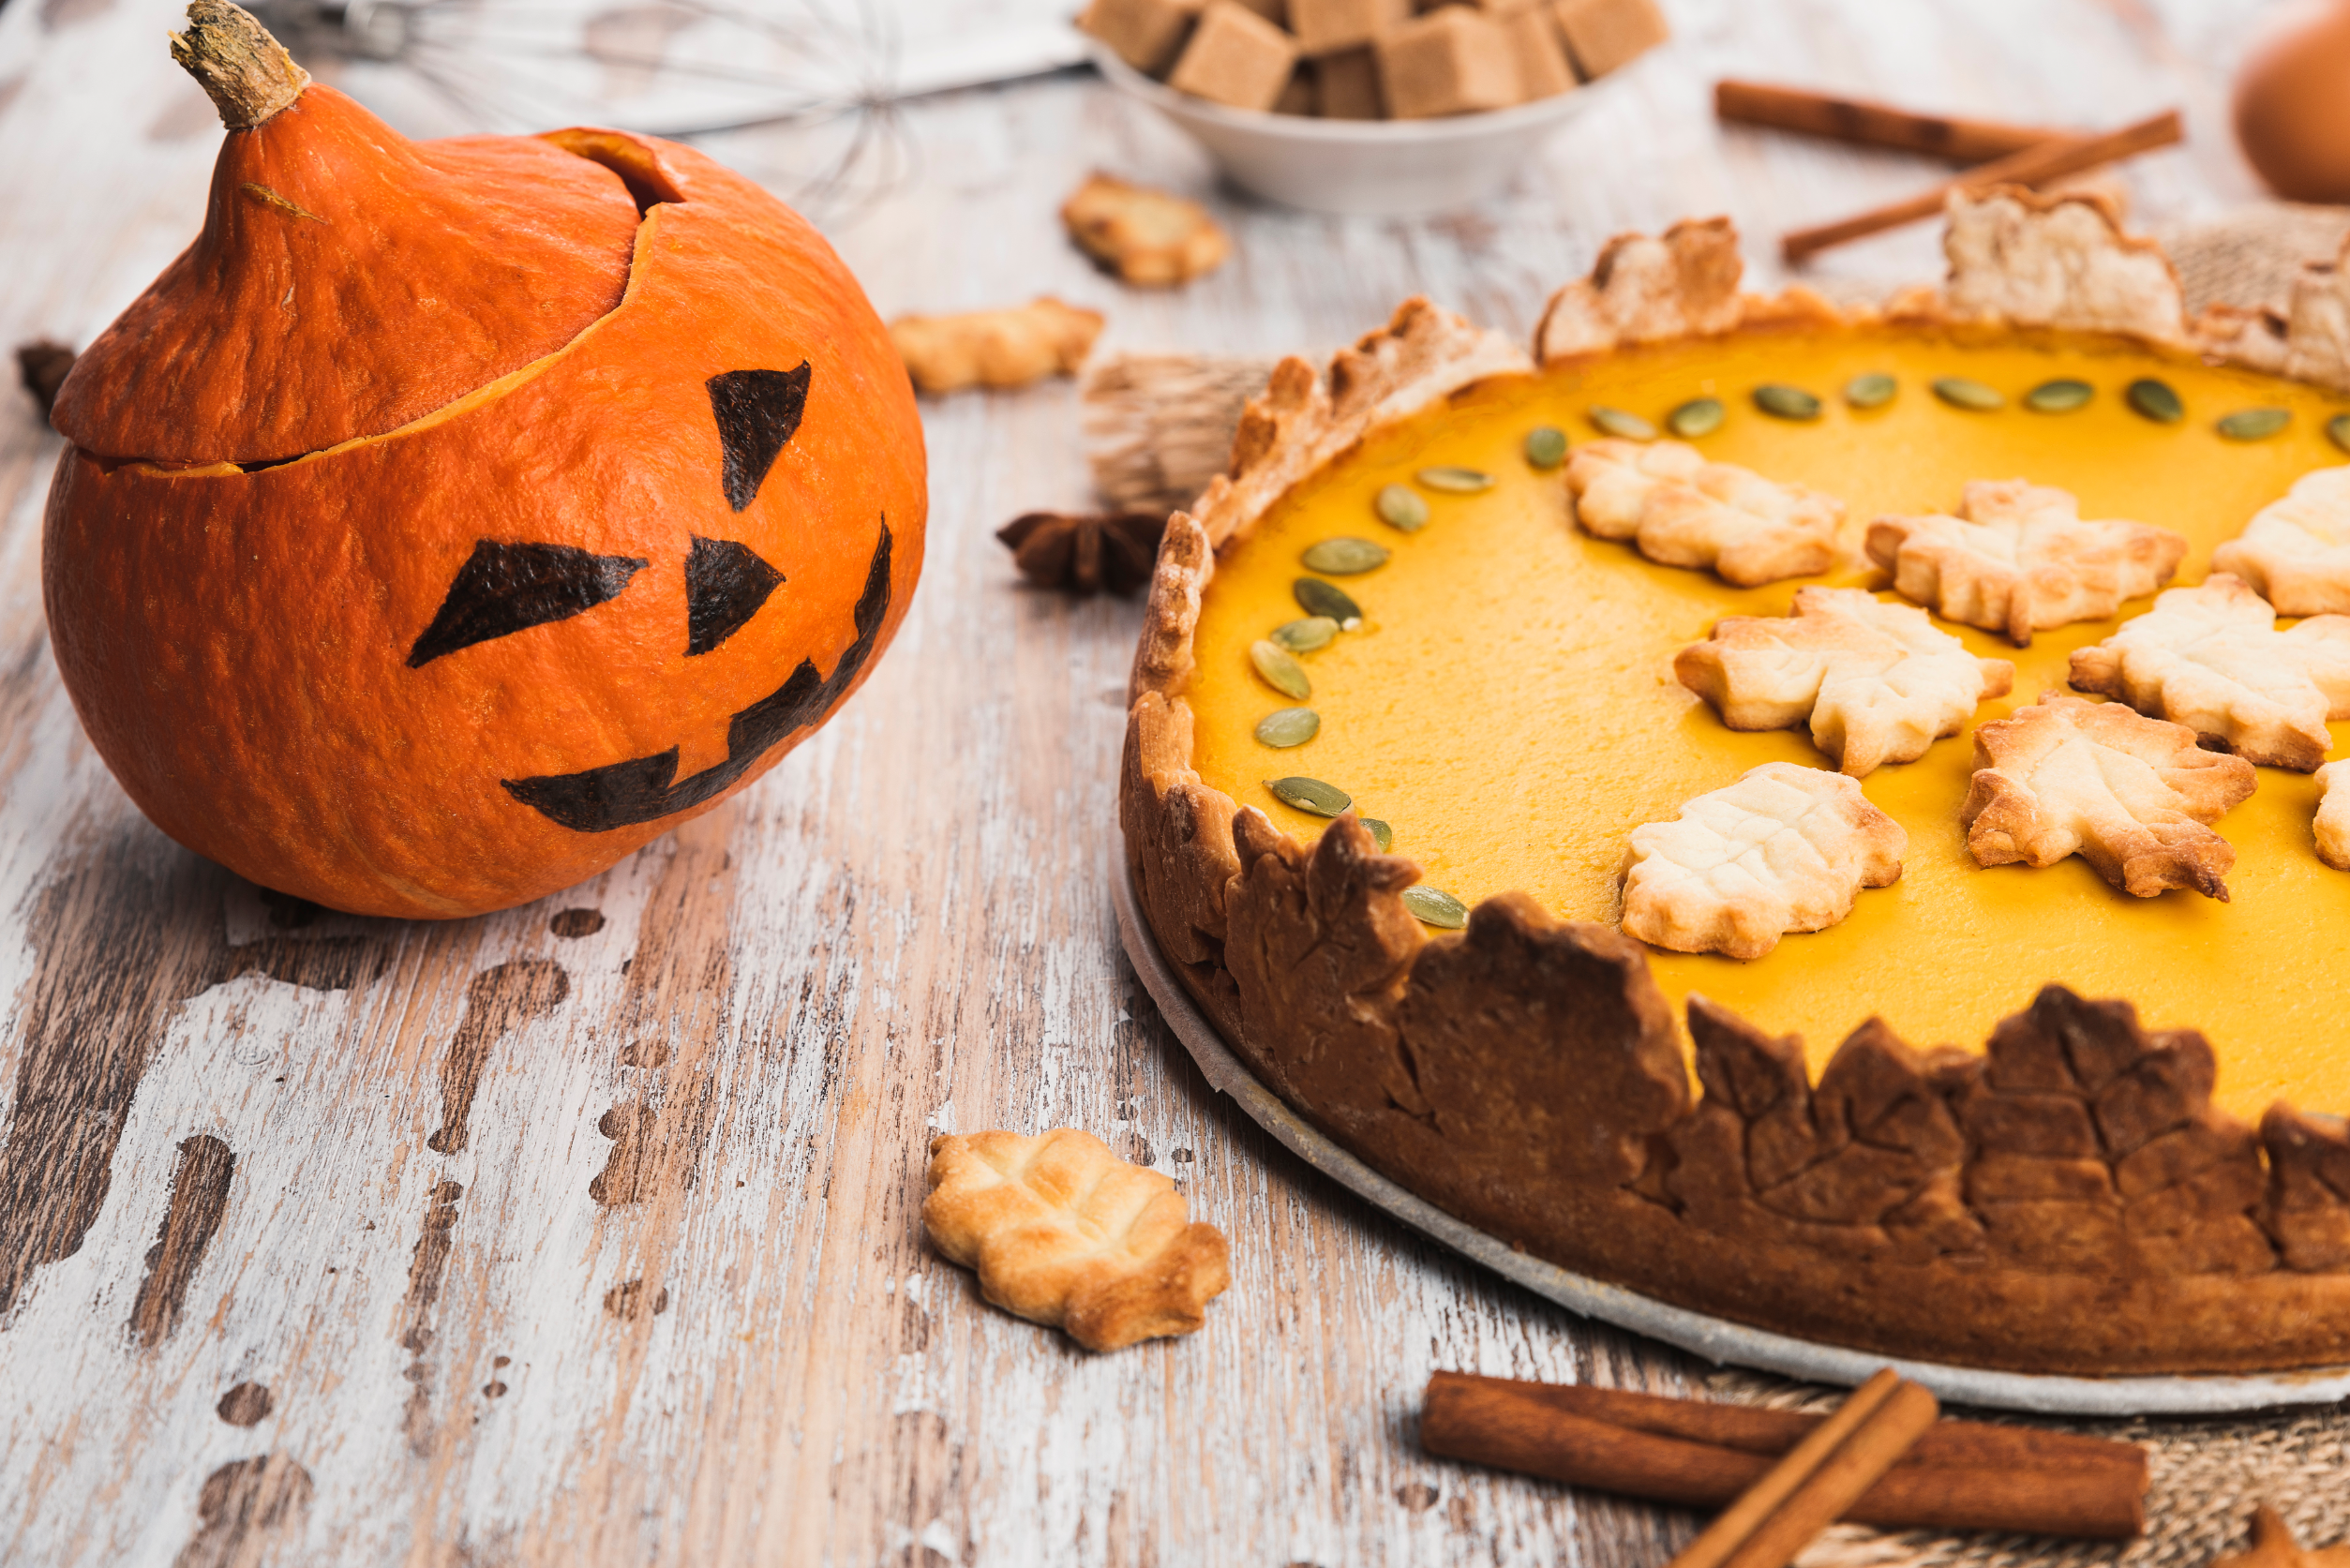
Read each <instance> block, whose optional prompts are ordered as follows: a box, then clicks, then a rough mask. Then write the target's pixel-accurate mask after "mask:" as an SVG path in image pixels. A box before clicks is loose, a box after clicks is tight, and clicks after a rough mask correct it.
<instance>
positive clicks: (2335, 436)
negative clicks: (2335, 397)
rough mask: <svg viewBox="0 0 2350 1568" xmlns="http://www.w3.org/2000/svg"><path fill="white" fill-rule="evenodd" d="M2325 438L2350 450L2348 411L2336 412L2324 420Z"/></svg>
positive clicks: (2345, 449)
mask: <svg viewBox="0 0 2350 1568" xmlns="http://www.w3.org/2000/svg"><path fill="white" fill-rule="evenodd" d="M2326 439H2327V440H2328V441H2331V442H2333V443H2334V444H2335V445H2336V446H2338V447H2340V448H2342V450H2343V451H2344V452H2350V413H2338V414H2336V415H2334V417H2333V418H2331V419H2329V420H2328V421H2326Z"/></svg>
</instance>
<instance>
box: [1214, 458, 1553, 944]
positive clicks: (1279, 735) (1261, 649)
mask: <svg viewBox="0 0 2350 1568" xmlns="http://www.w3.org/2000/svg"><path fill="white" fill-rule="evenodd" d="M1526 458H1527V461H1528V462H1530V463H1532V464H1533V465H1534V467H1535V468H1537V469H1555V468H1557V467H1558V466H1559V465H1560V464H1561V463H1563V462H1564V461H1565V460H1566V433H1565V432H1564V431H1563V430H1559V429H1555V428H1553V427H1551V426H1543V427H1542V428H1541V429H1539V430H1537V431H1535V432H1534V434H1533V435H1532V436H1530V437H1529V438H1528V439H1527V442H1526ZM1413 477H1414V480H1416V481H1417V482H1418V483H1419V484H1420V485H1424V486H1425V487H1427V488H1428V489H1430V490H1436V491H1441V492H1443V493H1444V494H1447V495H1457V496H1473V495H1475V494H1477V493H1478V492H1479V491H1483V490H1489V489H1491V488H1492V487H1493V484H1494V479H1493V476H1492V475H1491V474H1489V473H1486V472H1484V471H1482V470H1477V469H1471V468H1461V467H1458V466H1455V465H1450V464H1445V465H1440V466H1438V467H1434V468H1425V469H1422V470H1419V472H1418V473H1416V474H1414V476H1413ZM1371 510H1372V511H1373V512H1374V513H1376V514H1377V515H1378V516H1379V520H1380V521H1381V522H1384V523H1385V524H1386V525H1387V526H1388V527H1390V528H1393V529H1396V530H1399V531H1400V532H1404V533H1417V532H1418V531H1419V530H1422V529H1424V528H1426V527H1427V526H1428V523H1429V510H1428V502H1427V500H1424V499H1423V498H1422V497H1421V496H1420V495H1419V493H1418V492H1417V491H1414V490H1413V489H1412V488H1411V487H1410V486H1408V485H1385V486H1383V487H1382V488H1381V489H1380V491H1379V493H1378V494H1377V495H1376V496H1374V497H1372V498H1371ZM1393 553H1394V552H1392V551H1390V550H1389V549H1388V548H1387V546H1385V545H1381V544H1378V543H1376V542H1374V541H1372V540H1369V539H1358V538H1355V537H1354V536H1352V535H1348V534H1340V535H1338V536H1337V537H1334V538H1330V539H1321V540H1317V541H1315V542H1314V543H1313V544H1312V545H1308V546H1307V548H1306V551H1305V553H1304V555H1302V556H1301V557H1299V561H1300V563H1301V564H1303V565H1304V566H1305V568H1306V569H1307V570H1308V571H1310V572H1320V573H1322V574H1324V575H1325V576H1332V577H1348V576H1355V575H1360V574H1362V573H1365V572H1370V571H1373V570H1375V569H1377V568H1379V567H1382V566H1385V564H1386V563H1387V560H1388V558H1389V557H1390V556H1391V555H1392V554H1393ZM1290 591H1291V592H1292V594H1294V595H1295V598H1296V600H1297V607H1298V608H1300V609H1302V610H1304V611H1305V612H1306V616H1305V619H1303V620H1292V621H1287V622H1284V623H1283V624H1281V625H1280V626H1276V627H1275V628H1274V629H1273V631H1272V634H1271V635H1269V636H1265V637H1261V638H1259V639H1258V640H1257V641H1256V642H1254V643H1252V644H1250V648H1249V661H1250V664H1252V665H1255V666H1256V672H1257V674H1258V675H1259V676H1261V677H1263V678H1264V679H1265V684H1267V685H1269V686H1271V687H1272V688H1273V689H1274V690H1275V691H1277V692H1279V693H1280V694H1282V695H1283V696H1286V697H1292V698H1295V700H1296V701H1298V702H1300V703H1302V702H1304V701H1305V700H1306V699H1307V698H1308V697H1310V696H1311V695H1312V694H1313V681H1312V679H1310V677H1309V676H1308V675H1307V674H1306V667H1305V665H1301V664H1300V663H1298V661H1297V655H1298V654H1300V653H1311V652H1313V651H1315V650H1319V649H1323V648H1327V647H1328V646H1329V645H1330V644H1331V643H1332V642H1333V641H1335V640H1336V639H1337V638H1338V635H1339V634H1340V633H1341V632H1354V631H1358V630H1360V629H1361V627H1362V624H1363V611H1362V606H1360V605H1357V604H1355V600H1354V597H1353V596H1352V595H1350V594H1349V593H1348V592H1347V591H1346V590H1344V589H1342V588H1340V587H1339V586H1338V584H1336V583H1332V582H1325V581H1324V580H1323V578H1322V577H1300V578H1298V579H1297V580H1296V581H1295V583H1293V584H1292V585H1291V588H1290ZM1321 733H1322V715H1321V714H1319V713H1317V712H1315V711H1314V710H1313V709H1310V708H1277V709H1274V710H1273V711H1272V712H1270V713H1267V714H1266V715H1265V717H1264V718H1262V719H1260V720H1258V721H1257V727H1256V738H1257V739H1258V740H1259V741H1260V742H1261V743H1262V744H1264V745H1267V746H1271V747H1275V748H1277V749H1283V750H1285V749H1287V748H1289V747H1292V746H1302V745H1304V744H1305V743H1306V742H1307V741H1309V740H1310V739H1313V738H1314V737H1315V736H1317V735H1319V734H1321ZM1264 782H1265V788H1266V789H1268V790H1270V791H1271V792H1272V794H1273V797H1274V799H1278V800H1280V802H1281V803H1282V804H1284V805H1287V806H1291V807H1294V808H1295V809H1296V810H1298V811H1301V812H1305V813H1307V814H1310V815H1313V816H1337V815H1339V814H1341V813H1343V812H1346V811H1349V810H1351V809H1352V808H1353V807H1354V804H1355V798H1354V797H1353V796H1351V795H1349V794H1348V793H1347V792H1346V791H1345V790H1342V789H1340V788H1339V787H1338V786H1337V785H1336V784H1325V783H1324V782H1323V781H1322V780H1320V779H1312V778H1307V777H1305V776H1304V775H1302V774H1293V775H1292V776H1290V777H1288V778H1283V779H1266V780H1265V781H1264ZM1357 820H1359V821H1360V822H1361V823H1362V825H1363V827H1364V829H1366V830H1367V831H1368V832H1369V833H1370V836H1371V839H1372V841H1373V842H1374V843H1376V844H1378V845H1379V849H1380V853H1382V854H1385V853H1386V851H1387V850H1388V849H1389V848H1390V847H1392V846H1393V844H1394V843H1395V830H1394V829H1392V828H1390V827H1389V826H1388V825H1387V824H1386V823H1385V822H1383V821H1381V820H1380V819H1379V818H1377V817H1375V816H1365V817H1360V818H1358V819H1357ZM1397 896H1398V897H1399V898H1400V899H1401V900H1402V903H1403V906H1404V907H1405V908H1406V909H1408V910H1410V911H1411V912H1412V914H1413V916H1414V918H1417V919H1419V920H1421V921H1423V922H1425V923H1426V924H1429V925H1431V926H1436V927H1439V928H1441V929H1443V930H1445V931H1458V930H1459V929H1460V928H1461V927H1462V926H1465V925H1467V924H1468V923H1469V906H1468V905H1467V904H1465V903H1461V902H1460V901H1459V899H1457V898H1455V897H1453V896H1452V894H1450V893H1448V892H1445V891H1444V889H1441V888H1430V887H1428V886H1426V885H1425V884H1420V885H1415V886H1413V887H1410V888H1406V889H1403V891H1402V892H1401V893H1400V894H1399V895H1397Z"/></svg>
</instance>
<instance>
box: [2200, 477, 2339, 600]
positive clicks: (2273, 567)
mask: <svg viewBox="0 0 2350 1568" xmlns="http://www.w3.org/2000/svg"><path fill="white" fill-rule="evenodd" d="M2211 569H2212V570H2213V571H2215V572H2233V573H2234V574H2236V575H2238V576H2239V577H2241V578H2243V579H2244V580H2245V581H2246V582H2248V583H2250V584H2252V586H2253V591H2255V592H2257V593H2258V594H2259V595H2260V596H2261V597H2262V598H2264V599H2266V600H2268V603H2270V604H2271V605H2275V606H2276V607H2277V613H2278V614H2279V615H2328V614H2339V613H2342V612H2345V611H2350V465H2345V466H2344V467H2342V468H2338V469H2319V470H2317V471H2316V472H2314V473H2305V474H2303V475H2301V477H2300V478H2299V479H2298V480H2297V481H2295V482H2294V485H2293V488H2292V489H2290V490H2287V491H2286V492H2285V493H2284V495H2283V497H2282V498H2280V499H2279V500H2272V501H2270V502H2269V503H2268V505H2266V506H2264V507H2262V508H2261V509H2260V510H2259V511H2258V512H2255V513H2254V514H2253V520H2252V521H2251V522H2250V523H2247V524H2246V525H2245V526H2244V531H2243V532H2242V533H2241V534H2238V536H2237V537H2236V538H2234V539H2231V540H2229V541H2228V542H2227V543H2226V544H2224V545H2221V546H2220V547H2219V548H2218V549H2216V550H2214V551H2212V552H2211Z"/></svg>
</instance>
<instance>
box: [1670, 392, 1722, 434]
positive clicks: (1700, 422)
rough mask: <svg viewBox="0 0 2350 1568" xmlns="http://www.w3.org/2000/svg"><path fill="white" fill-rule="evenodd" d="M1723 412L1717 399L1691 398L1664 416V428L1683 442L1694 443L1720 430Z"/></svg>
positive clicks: (1720, 402) (1719, 400)
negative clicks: (1700, 437) (1701, 437)
mask: <svg viewBox="0 0 2350 1568" xmlns="http://www.w3.org/2000/svg"><path fill="white" fill-rule="evenodd" d="M1723 415H1724V410H1723V408H1722V400H1721V399H1720V398H1719V397H1692V398H1690V399H1689V400H1688V401H1687V402H1686V403H1684V404H1682V405H1681V407H1679V408H1677V409H1675V410H1673V411H1672V412H1670V413H1669V414H1667V415H1666V416H1665V428H1666V429H1668V430H1670V431H1671V432H1672V433H1673V434H1674V435H1676V436H1679V437H1681V438H1682V439H1683V440H1684V441H1695V440H1697V439H1698V438H1699V436H1710V435H1712V434H1713V433H1714V431H1716V430H1718V429H1720V428H1721V427H1722V419H1723Z"/></svg>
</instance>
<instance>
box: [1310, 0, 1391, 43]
mask: <svg viewBox="0 0 2350 1568" xmlns="http://www.w3.org/2000/svg"><path fill="white" fill-rule="evenodd" d="M1411 15H1412V0H1289V26H1290V31H1291V32H1293V33H1295V34H1296V35H1297V48H1298V52H1300V53H1305V54H1329V53H1334V52H1337V51H1339V50H1341V49H1360V48H1361V47H1362V46H1363V45H1365V44H1367V43H1369V42H1370V41H1371V40H1372V39H1373V38H1376V37H1379V36H1380V35H1381V34H1382V33H1385V32H1386V31H1388V30H1389V29H1390V28H1392V27H1394V26H1396V25H1397V24H1398V23H1399V22H1403V21H1405V20H1407V19H1408V18H1409V17H1410V16H1411Z"/></svg>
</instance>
